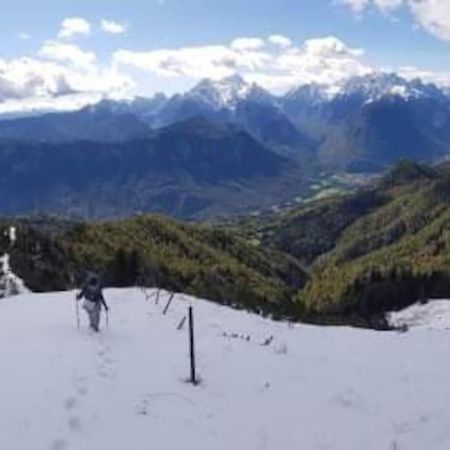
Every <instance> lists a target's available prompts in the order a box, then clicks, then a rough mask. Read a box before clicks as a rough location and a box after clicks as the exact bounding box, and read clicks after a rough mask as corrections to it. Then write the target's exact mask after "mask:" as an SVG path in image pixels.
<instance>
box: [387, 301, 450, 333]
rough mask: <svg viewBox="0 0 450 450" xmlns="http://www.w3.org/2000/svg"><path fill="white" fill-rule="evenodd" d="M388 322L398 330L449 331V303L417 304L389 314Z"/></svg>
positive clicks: (431, 302)
mask: <svg viewBox="0 0 450 450" xmlns="http://www.w3.org/2000/svg"><path fill="white" fill-rule="evenodd" d="M388 320H389V322H390V324H391V325H392V326H394V327H399V328H402V327H403V328H404V327H407V328H409V329H411V328H420V329H432V330H450V301H449V300H433V301H430V302H428V303H417V304H415V305H412V306H410V307H409V308H406V309H404V310H402V311H398V312H393V313H390V314H389V318H388Z"/></svg>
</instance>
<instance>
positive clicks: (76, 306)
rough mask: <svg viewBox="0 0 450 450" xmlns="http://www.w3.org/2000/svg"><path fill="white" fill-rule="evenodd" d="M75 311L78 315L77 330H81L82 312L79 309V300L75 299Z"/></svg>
mask: <svg viewBox="0 0 450 450" xmlns="http://www.w3.org/2000/svg"><path fill="white" fill-rule="evenodd" d="M75 310H76V313H77V328H78V329H80V310H79V307H78V299H77V298H76V297H75Z"/></svg>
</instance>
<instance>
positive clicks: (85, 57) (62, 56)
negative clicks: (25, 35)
mask: <svg viewBox="0 0 450 450" xmlns="http://www.w3.org/2000/svg"><path fill="white" fill-rule="evenodd" d="M39 56H42V57H44V58H47V59H50V60H53V61H61V62H68V63H70V64H72V65H73V66H75V67H79V68H86V67H88V66H91V65H92V64H94V63H95V61H96V59H97V58H96V55H95V53H93V52H91V51H84V50H81V49H80V48H79V47H78V46H77V45H74V44H66V43H62V42H59V41H46V42H45V43H44V45H43V46H42V47H41V49H40V50H39Z"/></svg>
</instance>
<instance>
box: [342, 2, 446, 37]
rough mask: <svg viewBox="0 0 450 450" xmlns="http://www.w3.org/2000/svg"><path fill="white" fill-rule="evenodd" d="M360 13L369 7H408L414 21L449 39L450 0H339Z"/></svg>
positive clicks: (394, 8) (388, 10)
mask: <svg viewBox="0 0 450 450" xmlns="http://www.w3.org/2000/svg"><path fill="white" fill-rule="evenodd" d="M340 3H341V4H344V5H347V6H350V8H352V9H353V11H354V12H356V13H358V14H361V13H362V12H364V11H365V10H366V9H367V8H369V7H377V8H379V9H381V10H382V11H383V12H390V11H395V10H396V9H398V8H401V7H408V8H409V10H410V12H411V14H412V15H413V17H414V19H415V21H416V23H417V24H418V25H419V26H420V27H422V28H423V29H424V30H426V31H427V32H428V33H430V34H432V35H433V36H435V37H437V38H439V39H442V40H447V41H450V20H449V18H450V0H340Z"/></svg>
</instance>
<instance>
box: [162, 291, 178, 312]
mask: <svg viewBox="0 0 450 450" xmlns="http://www.w3.org/2000/svg"><path fill="white" fill-rule="evenodd" d="M174 297H175V294H174V293H173V292H172V294H170V297H169V301H168V302H167V305H166V307H165V308H164V311H163V316H165V315H166V313H167V311H168V310H169V306H170V304H171V303H172V300H173V298H174Z"/></svg>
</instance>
